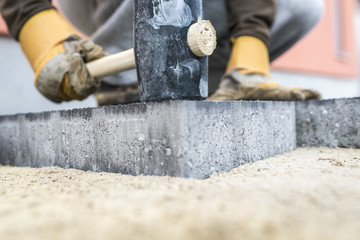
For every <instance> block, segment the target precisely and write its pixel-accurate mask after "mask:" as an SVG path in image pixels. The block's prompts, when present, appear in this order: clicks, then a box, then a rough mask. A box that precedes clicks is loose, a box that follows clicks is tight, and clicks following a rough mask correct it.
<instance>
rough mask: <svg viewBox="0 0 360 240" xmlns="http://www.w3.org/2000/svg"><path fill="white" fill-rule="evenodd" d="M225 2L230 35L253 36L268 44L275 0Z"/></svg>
mask: <svg viewBox="0 0 360 240" xmlns="http://www.w3.org/2000/svg"><path fill="white" fill-rule="evenodd" d="M226 3H227V10H228V14H229V19H228V28H229V32H230V35H231V37H232V38H237V37H240V36H253V37H256V38H259V39H260V40H262V41H263V42H264V43H265V44H266V45H267V46H269V43H270V28H271V26H272V24H273V22H274V18H275V12H276V4H277V0H226Z"/></svg>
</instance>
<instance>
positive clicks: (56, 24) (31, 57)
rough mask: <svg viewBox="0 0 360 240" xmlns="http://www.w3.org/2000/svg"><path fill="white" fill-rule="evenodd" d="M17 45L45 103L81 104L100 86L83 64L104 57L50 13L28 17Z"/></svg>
mask: <svg viewBox="0 0 360 240" xmlns="http://www.w3.org/2000/svg"><path fill="white" fill-rule="evenodd" d="M19 41H20V45H21V47H22V50H23V52H24V54H25V55H26V57H27V59H28V61H29V63H30V64H31V66H32V68H33V70H34V73H35V86H36V88H37V89H38V90H39V91H40V92H41V93H42V94H43V95H44V96H45V97H46V98H48V99H50V100H51V101H53V102H57V103H60V102H62V101H71V100H75V99H76V100H83V99H85V98H86V97H88V96H89V95H90V94H92V93H94V92H95V91H96V90H97V89H98V88H99V86H100V80H99V79H95V78H94V77H92V76H91V75H90V73H89V72H88V70H87V68H86V65H85V64H86V63H87V62H90V61H93V60H96V59H99V58H101V57H104V56H106V55H108V54H107V53H105V52H104V51H103V50H102V48H101V47H100V46H98V45H96V44H95V43H93V42H92V41H91V40H84V39H81V38H80V37H79V36H78V34H77V31H76V30H75V29H74V28H73V27H72V26H70V24H69V23H68V22H66V20H65V19H63V18H62V17H61V16H60V14H59V13H58V12H57V11H56V10H54V9H51V10H45V11H42V12H40V13H38V14H36V15H34V16H33V17H31V18H30V19H29V20H28V21H27V22H26V23H25V25H24V26H23V28H22V29H21V31H20V35H19Z"/></svg>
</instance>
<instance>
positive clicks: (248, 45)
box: [226, 36, 270, 76]
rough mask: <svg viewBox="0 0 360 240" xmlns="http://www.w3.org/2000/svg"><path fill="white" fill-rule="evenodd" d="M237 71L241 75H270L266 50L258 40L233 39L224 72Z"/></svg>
mask: <svg viewBox="0 0 360 240" xmlns="http://www.w3.org/2000/svg"><path fill="white" fill-rule="evenodd" d="M233 69H237V70H238V71H239V72H241V73H242V74H262V75H267V76H269V75H270V60H269V52H268V49H267V47H266V45H265V43H263V42H262V41H261V40H260V39H258V38H255V37H250V36H242V37H239V38H236V39H234V41H233V47H232V53H231V56H230V60H229V63H228V66H227V70H226V72H227V73H229V72H230V71H231V70H233Z"/></svg>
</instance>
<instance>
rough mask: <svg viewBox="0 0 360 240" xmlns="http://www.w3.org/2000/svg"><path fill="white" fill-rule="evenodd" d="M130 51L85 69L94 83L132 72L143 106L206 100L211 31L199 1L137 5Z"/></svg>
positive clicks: (142, 0)
mask: <svg viewBox="0 0 360 240" xmlns="http://www.w3.org/2000/svg"><path fill="white" fill-rule="evenodd" d="M134 10H135V14H134V16H135V19H134V34H135V37H134V49H130V50H127V51H124V52H121V53H117V54H114V55H110V56H107V57H104V58H101V59H99V60H96V61H93V62H90V63H88V64H87V68H88V70H89V72H90V73H91V74H92V75H93V76H94V77H97V78H101V77H105V76H109V75H112V74H115V73H118V72H122V71H126V70H129V69H132V68H135V67H136V70H137V75H138V81H139V93H140V99H141V101H144V102H148V101H162V100H179V99H193V100H195V99H204V98H207V96H208V57H207V56H209V55H211V54H212V53H213V51H214V50H215V48H216V33H215V29H214V28H213V26H212V25H211V23H210V22H209V21H205V20H201V19H202V17H203V11H202V1H201V0H196V1H194V0H135V1H134Z"/></svg>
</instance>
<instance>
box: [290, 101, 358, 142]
mask: <svg viewBox="0 0 360 240" xmlns="http://www.w3.org/2000/svg"><path fill="white" fill-rule="evenodd" d="M296 130H297V144H298V146H299V147H332V148H334V147H346V148H360V98H349V99H334V100H324V101H308V102H298V103H297V104H296Z"/></svg>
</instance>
